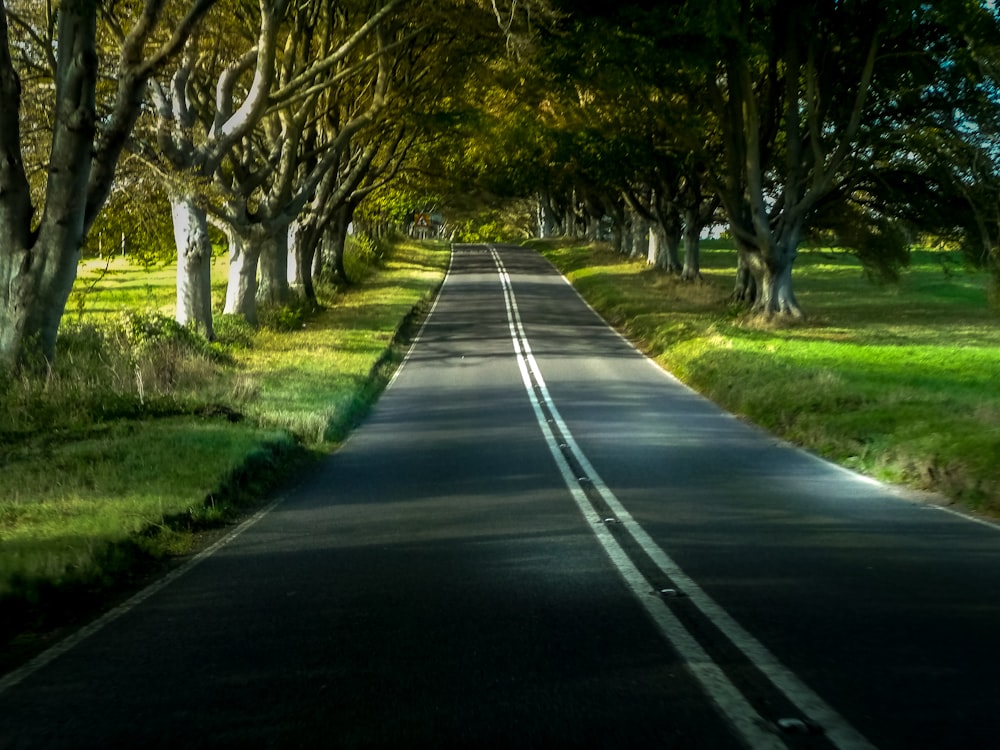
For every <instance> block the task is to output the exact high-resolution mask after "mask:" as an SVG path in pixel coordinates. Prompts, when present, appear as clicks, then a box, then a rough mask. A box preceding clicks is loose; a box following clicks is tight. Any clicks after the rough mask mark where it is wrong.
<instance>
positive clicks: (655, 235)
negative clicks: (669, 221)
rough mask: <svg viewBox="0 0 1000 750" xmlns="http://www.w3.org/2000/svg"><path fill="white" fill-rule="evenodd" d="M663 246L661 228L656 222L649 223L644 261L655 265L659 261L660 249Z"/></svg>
mask: <svg viewBox="0 0 1000 750" xmlns="http://www.w3.org/2000/svg"><path fill="white" fill-rule="evenodd" d="M662 247H663V229H662V228H661V227H660V225H659V224H657V223H656V222H651V223H650V225H649V241H648V243H647V245H646V263H648V264H649V265H651V266H654V267H655V266H656V265H657V264H658V263H659V261H660V249H661V248H662Z"/></svg>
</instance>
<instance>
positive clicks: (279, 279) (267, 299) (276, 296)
mask: <svg viewBox="0 0 1000 750" xmlns="http://www.w3.org/2000/svg"><path fill="white" fill-rule="evenodd" d="M288 226H289V225H288V224H287V223H284V222H279V223H277V224H276V225H272V226H270V227H267V228H266V229H265V228H263V227H262V229H263V231H262V232H260V233H258V236H259V237H260V243H261V248H260V286H258V287H257V302H258V303H259V304H262V305H268V306H272V305H273V306H281V305H287V304H288V301H289V300H290V299H291V296H292V295H291V292H290V290H289V288H288Z"/></svg>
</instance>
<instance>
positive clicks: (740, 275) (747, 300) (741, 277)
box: [729, 238, 757, 305]
mask: <svg viewBox="0 0 1000 750" xmlns="http://www.w3.org/2000/svg"><path fill="white" fill-rule="evenodd" d="M754 259H755V256H754V255H753V252H752V250H751V249H750V247H749V245H747V244H746V243H744V242H742V241H741V240H740V239H738V238H737V239H736V284H735V286H734V287H733V293H732V294H731V295H730V297H729V299H730V301H731V302H735V303H737V304H741V305H752V304H753V303H754V302H756V301H757V279H756V277H755V275H754V272H753V269H752V268H751V265H752V264H753V262H754Z"/></svg>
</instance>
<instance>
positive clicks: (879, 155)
mask: <svg viewBox="0 0 1000 750" xmlns="http://www.w3.org/2000/svg"><path fill="white" fill-rule="evenodd" d="M998 74H1000V20H998V14H997V11H996V9H995V8H994V6H993V4H992V3H987V2H976V1H973V2H969V1H968V0H943V1H942V2H936V3H923V2H918V0H893V1H892V2H881V1H879V2H876V1H875V0H821V1H820V2H813V3H805V4H803V3H801V2H795V1H794V0H699V1H698V2H693V1H690V0H689V1H686V2H677V3H657V2H649V1H646V0H633V1H632V2H623V3H617V4H614V5H609V4H604V3H579V2H572V3H571V2H568V0H517V1H514V0H507V1H506V2H501V0H447V2H431V1H430V0H341V1H340V2H334V3H325V2H324V3H320V2H313V1H307V2H295V3H292V2H288V0H145V2H143V3H128V2H115V3H110V4H107V3H94V2H92V0H46V2H44V3H40V2H35V1H34V0H31V1H29V0H0V152H2V153H0V157H2V158H0V282H2V283H0V360H2V363H3V366H4V367H5V368H8V369H9V368H12V367H19V366H21V365H22V364H23V363H24V362H25V361H27V360H28V359H30V356H31V355H30V352H31V351H35V352H37V353H40V354H41V355H42V356H43V357H44V358H47V359H51V358H52V357H53V356H54V353H55V339H56V334H57V331H58V326H59V322H60V320H61V317H62V314H63V310H64V308H65V304H66V299H67V298H68V294H69V289H70V287H71V285H72V282H73V279H74V278H75V267H76V263H77V260H78V258H79V257H80V252H81V249H82V247H83V246H84V243H85V242H86V241H87V237H88V235H89V234H90V232H91V229H92V228H96V230H97V231H98V232H99V234H100V240H99V242H98V243H97V244H98V246H102V243H103V237H104V236H105V235H106V234H113V233H115V232H116V231H117V232H119V233H120V232H121V231H123V230H124V229H125V228H126V227H134V228H136V231H132V230H129V232H130V234H133V235H134V236H136V237H138V236H139V235H140V234H141V232H140V231H139V229H140V228H141V231H143V232H152V233H153V234H155V235H156V236H158V237H159V238H160V240H161V242H160V243H159V245H160V246H161V247H163V246H168V245H173V246H174V247H175V250H174V252H176V254H177V255H176V257H177V267H178V305H177V308H178V313H177V315H178V320H181V321H182V322H185V323H190V324H192V325H197V326H198V327H201V328H202V329H203V330H204V331H205V332H206V333H207V334H208V335H211V331H212V326H211V320H212V315H213V311H212V308H211V299H210V293H209V292H210V286H209V279H208V273H209V272H210V265H211V264H210V263H208V262H207V259H208V258H210V256H211V253H212V252H213V250H212V243H211V241H210V240H209V234H208V226H209V224H214V225H216V226H217V227H218V229H219V230H220V231H221V232H222V233H223V234H224V235H225V237H226V240H227V242H228V245H229V247H228V252H229V253H230V258H231V261H232V267H233V269H234V270H233V273H232V275H231V277H230V295H229V297H228V300H227V307H226V309H227V311H230V312H235V313H238V314H242V315H245V316H246V317H248V318H250V319H252V318H253V317H254V314H255V304H256V303H257V302H264V303H281V302H282V301H283V300H285V299H287V297H288V295H290V294H294V293H303V294H305V295H307V296H309V295H311V293H312V292H311V290H312V274H313V273H314V272H317V271H321V270H322V269H323V268H324V267H326V268H327V269H328V270H329V271H330V272H331V273H333V274H334V275H336V274H337V273H338V262H339V261H338V252H341V251H342V247H343V235H344V232H346V228H347V226H348V225H349V224H350V223H351V220H352V219H354V218H363V221H362V222H361V223H362V224H364V225H366V226H370V227H375V226H379V225H381V224H382V223H384V222H385V221H387V220H390V219H397V220H401V219H402V218H404V217H405V216H407V215H411V216H412V215H413V213H414V212H416V211H425V212H429V211H435V212H440V213H442V214H445V215H447V214H448V212H449V207H450V208H451V213H452V218H453V220H452V222H451V229H452V231H456V232H457V231H460V230H459V227H460V226H461V225H462V224H463V223H468V222H469V221H470V219H469V217H470V216H471V214H472V213H474V212H477V211H478V212H480V213H481V214H483V216H484V217H487V218H484V219H483V222H485V223H487V224H489V225H490V226H496V227H500V226H502V225H506V226H507V229H504V230H503V231H505V232H506V231H513V232H525V233H527V232H529V231H535V232H538V233H539V234H549V233H554V232H562V233H564V234H567V235H572V234H582V233H585V234H588V235H590V236H594V237H596V236H610V238H611V239H612V241H613V242H614V244H615V245H616V246H617V247H619V249H621V250H622V251H623V252H631V253H634V254H640V253H646V254H647V255H648V258H649V260H650V262H653V263H656V264H657V265H659V266H660V267H662V268H664V269H667V270H670V271H677V272H678V273H681V274H682V277H683V278H685V279H696V278H698V275H699V268H698V237H699V236H700V234H701V232H702V231H703V229H704V228H705V227H706V226H707V225H708V224H711V223H715V224H720V225H723V226H724V227H725V228H726V230H727V231H728V232H729V233H730V234H731V236H732V237H733V239H734V241H735V242H736V245H737V248H738V251H739V267H738V268H737V269H736V284H735V288H734V297H735V298H736V299H738V300H742V301H745V302H746V303H747V304H750V305H752V306H753V309H754V310H756V311H757V312H760V313H762V314H766V315H775V314H777V315H789V316H797V315H801V314H802V310H801V308H800V307H799V304H798V302H797V300H796V298H795V295H794V291H793V286H792V269H793V266H794V261H795V257H796V254H797V251H798V248H799V246H800V244H801V243H802V242H803V241H804V239H806V238H808V237H810V236H825V237H831V238H834V239H835V240H836V241H837V242H839V243H841V244H843V245H845V246H847V247H850V248H851V249H852V250H853V251H854V252H855V253H857V255H858V256H859V258H860V259H861V261H862V263H863V264H864V266H865V268H866V269H868V271H869V272H870V273H872V274H877V275H881V276H889V277H891V276H892V275H893V273H895V272H896V269H898V268H899V266H900V265H901V264H904V263H905V262H906V258H907V249H908V247H909V245H910V244H911V243H912V241H913V239H914V238H915V237H916V236H918V235H921V234H923V235H933V236H935V237H939V238H945V239H947V240H949V241H952V242H955V243H957V244H959V245H961V246H962V247H964V248H965V249H966V251H967V254H968V256H969V258H970V259H971V260H972V261H973V262H975V263H979V264H982V265H984V266H986V267H989V268H991V269H992V270H993V272H994V274H995V277H996V278H997V279H1000V251H998V246H1000V208H998V206H1000V201H998V200H997V199H998V197H1000V170H998V168H997V167H998V156H1000V150H998V139H997V136H998V126H997V123H998V121H1000V120H998V114H1000V109H998V108H1000V89H998V86H997V76H998ZM126 154H127V155H128V158H125V159H123V155H126ZM153 185H156V186H157V187H156V188H153V187H152V186H153ZM147 192H148V193H149V194H150V195H155V196H158V197H157V198H156V200H149V201H145V202H142V203H143V206H144V208H145V209H146V210H148V209H149V207H150V206H157V205H158V206H160V208H159V209H158V211H159V215H160V219H163V218H165V217H164V216H163V214H164V212H165V208H163V207H164V206H166V205H167V203H168V202H169V205H170V217H171V218H172V222H173V232H172V234H173V237H172V242H169V243H164V242H162V239H163V235H164V232H163V223H164V222H163V221H162V220H158V221H144V220H143V221H137V219H136V214H137V211H138V208H137V206H136V200H135V196H136V194H139V193H147ZM526 201H531V202H532V204H533V205H534V210H535V215H534V216H533V217H531V221H528V220H527V218H526V217H527V215H528V212H527V211H525V207H526V205H527V204H526ZM408 204H410V205H408ZM504 205H506V206H516V207H517V208H516V212H517V216H516V218H514V217H513V216H512V217H511V220H509V221H502V220H499V219H498V218H497V215H496V211H497V207H498V206H504ZM508 213H511V211H508ZM497 231H501V230H500V229H498V230H497ZM640 242H646V243H647V244H648V252H647V250H646V249H645V247H643V248H642V249H640ZM93 244H94V243H93V242H91V245H93ZM149 244H150V245H155V244H157V243H156V241H155V239H154V238H153V237H150V238H149ZM682 245H683V250H684V260H683V262H682V261H681V259H680V249H681V247H682ZM338 248H340V249H339V250H338ZM340 270H341V271H342V268H341V269H340Z"/></svg>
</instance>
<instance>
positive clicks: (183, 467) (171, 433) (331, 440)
mask: <svg viewBox="0 0 1000 750" xmlns="http://www.w3.org/2000/svg"><path fill="white" fill-rule="evenodd" d="M447 261H448V249H447V246H446V245H444V244H415V243H399V244H397V245H396V246H395V247H394V248H393V249H392V251H391V253H390V254H389V255H388V256H387V257H386V258H383V259H381V260H378V261H377V262H376V260H375V259H372V263H375V265H374V266H369V267H368V268H367V270H366V271H365V272H362V270H361V269H356V270H355V277H356V278H362V280H361V281H360V282H359V283H357V284H356V285H354V286H352V287H349V288H346V289H339V290H327V296H326V297H324V298H323V299H322V300H321V301H322V302H323V303H324V306H323V309H321V310H319V311H316V312H314V313H311V314H308V315H305V316H301V315H279V316H278V317H280V318H282V319H284V320H294V321H296V322H295V327H294V329H293V330H280V331H279V330H273V329H261V330H258V331H254V330H252V329H249V327H247V326H246V325H245V324H241V321H237V320H226V319H225V316H220V318H219V323H220V325H219V329H220V340H221V342H222V343H221V344H220V343H216V344H212V345H208V344H207V343H206V342H204V341H203V340H202V341H200V342H199V341H197V340H195V339H194V338H193V337H192V336H190V335H188V332H186V330H185V329H182V330H180V331H178V330H176V329H175V328H173V327H172V326H171V325H170V321H169V319H163V318H161V317H159V316H158V312H159V311H161V310H162V309H163V308H164V306H167V307H169V304H170V303H169V300H170V298H171V294H172V292H171V289H170V286H171V285H172V283H173V276H172V273H169V272H164V271H162V270H160V271H156V272H153V273H152V274H149V273H148V272H146V271H143V270H141V269H129V268H127V267H126V266H124V265H123V264H122V263H121V262H116V265H115V267H114V268H113V269H111V270H113V271H114V273H109V272H108V271H106V270H105V269H103V268H102V269H99V270H98V271H97V272H87V270H86V269H84V273H82V274H81V278H80V281H79V285H80V286H81V287H83V285H86V288H85V290H84V291H83V292H81V295H85V297H79V299H82V300H83V301H81V302H78V303H77V306H76V310H75V312H74V313H73V316H74V318H75V320H73V321H71V324H70V325H68V326H67V329H66V331H65V333H64V335H63V336H61V339H60V353H59V360H58V362H57V370H56V371H55V372H53V373H51V374H50V376H49V377H48V378H47V379H45V380H44V381H43V382H39V381H29V380H20V381H17V380H14V381H8V382H6V383H0V386H2V388H0V433H2V436H3V438H4V439H3V441H2V443H0V466H2V467H3V471H2V472H0V610H2V611H3V613H4V616H3V618H0V642H7V644H8V648H7V649H5V650H4V651H3V652H0V653H3V656H2V657H0V668H2V667H4V666H10V664H11V663H13V662H14V661H17V660H18V659H19V658H23V655H24V652H25V651H26V650H27V651H30V650H32V649H33V648H36V647H37V646H38V644H39V638H40V637H41V635H42V634H45V633H49V632H50V631H51V630H52V628H53V627H59V626H61V625H63V624H66V623H71V622H74V621H76V620H78V619H79V618H80V617H81V616H86V615H87V614H88V613H89V612H92V611H93V610H94V608H95V607H99V606H101V605H103V604H104V603H105V602H107V600H108V598H109V597H113V596H116V595H118V594H119V593H120V592H122V591H123V590H128V589H130V588H132V587H134V586H135V585H136V583H137V582H139V581H141V580H144V579H145V578H146V577H148V576H149V575H151V574H154V573H156V572H157V571H158V570H160V569H162V567H163V566H164V565H165V564H170V561H171V560H173V559H175V558H176V557H177V556H180V555H184V554H185V553H187V552H189V551H190V550H191V549H192V547H193V546H195V545H196V544H197V543H198V539H199V537H200V535H201V534H202V533H204V532H205V531H206V530H210V529H213V528H216V527H220V526H223V525H225V524H228V523H231V522H232V521H234V520H235V519H237V518H238V517H240V516H241V515H242V514H243V513H245V512H246V511H247V510H248V509H250V508H253V507H257V506H259V504H260V502H261V501H262V499H263V498H264V497H265V496H266V495H267V494H268V493H269V492H271V491H273V490H274V489H275V488H276V487H278V486H281V485H282V484H284V483H286V482H287V481H289V480H290V478H291V477H292V476H293V475H295V474H298V473H300V472H301V470H302V469H303V468H304V466H305V465H307V464H310V463H311V462H313V461H314V460H315V459H316V458H317V457H318V456H322V455H324V454H326V453H327V452H328V451H329V450H330V449H331V448H332V447H333V446H334V444H335V443H336V442H337V441H338V440H340V439H342V438H343V436H345V435H346V434H347V433H348V432H349V431H350V429H351V428H352V427H353V425H354V424H356V423H357V421H358V420H359V419H361V418H362V417H363V415H364V413H365V412H366V411H367V410H368V408H369V407H370V406H371V404H372V403H373V401H374V399H375V398H376V397H377V395H378V393H379V392H381V390H382V388H383V387H384V385H385V383H386V382H387V378H388V377H389V375H390V374H391V372H392V371H393V370H394V369H395V366H396V365H397V364H398V362H399V361H400V360H401V358H402V356H403V352H402V347H401V346H400V344H401V343H402V342H403V341H404V340H405V339H406V337H407V333H408V326H410V325H411V324H412V323H413V322H414V320H415V319H416V318H417V317H419V315H420V314H421V311H422V310H423V309H424V308H425V307H426V305H427V304H428V303H429V301H430V300H431V299H432V297H433V295H434V293H435V290H436V289H437V287H438V286H439V284H440V282H441V280H442V278H443V276H444V270H445V268H446V266H447ZM219 266H220V268H218V269H216V271H215V273H214V275H215V276H216V280H217V286H216V290H217V293H220V294H221V293H222V291H223V288H222V287H223V284H222V283H218V282H219V280H220V279H222V280H224V278H225V266H224V261H220V263H219ZM137 311H139V312H137ZM123 321H124V322H123ZM136 332H138V333H136Z"/></svg>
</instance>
